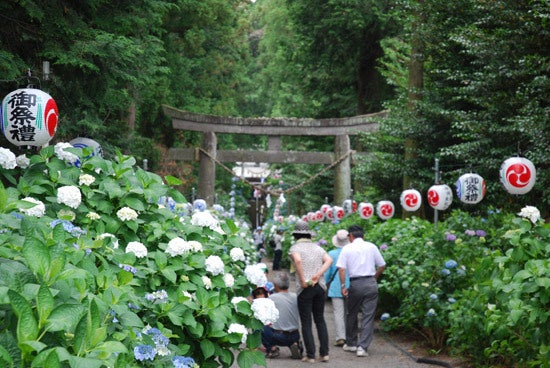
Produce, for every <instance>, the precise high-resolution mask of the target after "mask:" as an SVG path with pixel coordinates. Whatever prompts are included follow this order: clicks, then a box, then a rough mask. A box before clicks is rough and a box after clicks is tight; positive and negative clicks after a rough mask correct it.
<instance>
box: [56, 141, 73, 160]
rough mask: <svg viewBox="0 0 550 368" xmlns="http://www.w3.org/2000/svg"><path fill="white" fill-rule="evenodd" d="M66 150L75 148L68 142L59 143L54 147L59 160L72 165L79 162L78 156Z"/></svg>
mask: <svg viewBox="0 0 550 368" xmlns="http://www.w3.org/2000/svg"><path fill="white" fill-rule="evenodd" d="M65 148H73V146H72V145H71V144H70V143H67V142H59V143H57V144H56V145H55V146H54V152H55V155H56V156H57V158H58V159H60V160H63V161H65V162H69V163H71V164H73V163H75V162H77V161H78V156H77V155H75V154H74V153H71V152H69V151H65Z"/></svg>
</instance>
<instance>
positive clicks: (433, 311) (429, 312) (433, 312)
mask: <svg viewBox="0 0 550 368" xmlns="http://www.w3.org/2000/svg"><path fill="white" fill-rule="evenodd" d="M426 315H427V316H428V317H435V316H436V315H437V313H435V309H433V308H430V309H429V310H428V313H426Z"/></svg>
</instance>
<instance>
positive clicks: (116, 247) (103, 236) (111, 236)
mask: <svg viewBox="0 0 550 368" xmlns="http://www.w3.org/2000/svg"><path fill="white" fill-rule="evenodd" d="M97 238H98V239H100V240H103V239H105V238H113V239H114V241H113V249H118V239H117V238H116V236H114V235H113V234H111V233H103V234H101V235H99V236H98V237H97Z"/></svg>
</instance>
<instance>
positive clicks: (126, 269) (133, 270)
mask: <svg viewBox="0 0 550 368" xmlns="http://www.w3.org/2000/svg"><path fill="white" fill-rule="evenodd" d="M118 267H120V268H122V269H123V270H124V271H126V272H131V273H133V274H134V275H135V274H136V272H137V269H136V268H135V267H133V266H130V265H127V264H123V263H120V264H119V265H118Z"/></svg>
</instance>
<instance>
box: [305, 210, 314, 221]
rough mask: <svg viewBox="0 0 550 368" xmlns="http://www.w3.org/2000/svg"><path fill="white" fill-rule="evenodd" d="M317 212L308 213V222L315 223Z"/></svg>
mask: <svg viewBox="0 0 550 368" xmlns="http://www.w3.org/2000/svg"><path fill="white" fill-rule="evenodd" d="M315 219H316V218H315V212H308V213H307V220H308V221H315Z"/></svg>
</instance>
